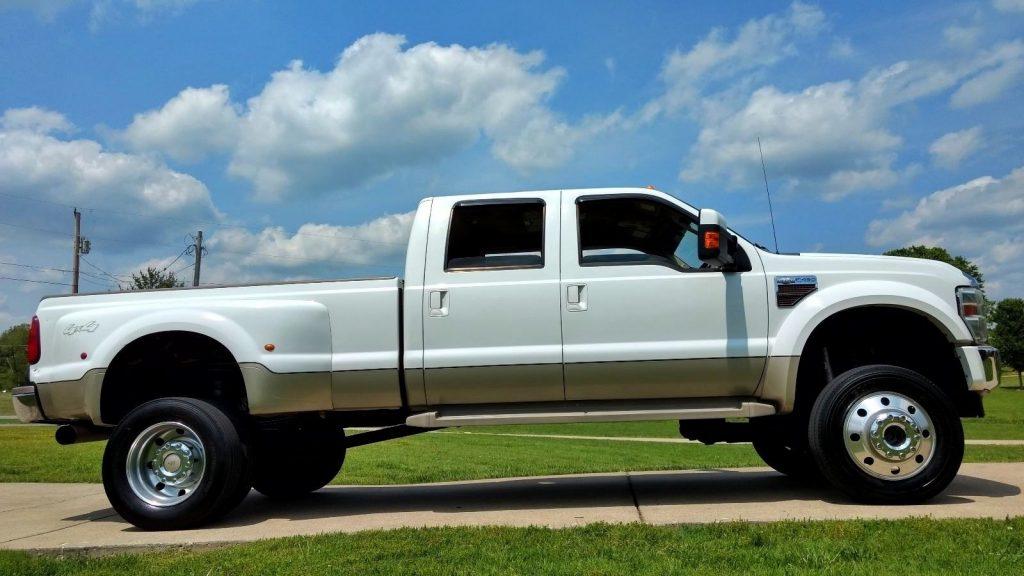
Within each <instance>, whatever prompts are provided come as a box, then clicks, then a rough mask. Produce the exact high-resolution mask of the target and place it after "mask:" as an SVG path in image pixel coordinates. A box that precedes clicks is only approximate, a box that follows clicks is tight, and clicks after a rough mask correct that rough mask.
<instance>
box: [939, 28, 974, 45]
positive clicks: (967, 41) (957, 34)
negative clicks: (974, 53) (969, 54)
mask: <svg viewBox="0 0 1024 576" xmlns="http://www.w3.org/2000/svg"><path fill="white" fill-rule="evenodd" d="M981 34H982V30H981V27H980V26H959V25H952V26H947V27H946V28H944V29H943V30H942V37H943V38H945V39H946V43H947V44H949V45H950V46H952V47H954V48H970V47H972V46H974V45H975V44H976V43H977V42H978V39H979V38H981Z"/></svg>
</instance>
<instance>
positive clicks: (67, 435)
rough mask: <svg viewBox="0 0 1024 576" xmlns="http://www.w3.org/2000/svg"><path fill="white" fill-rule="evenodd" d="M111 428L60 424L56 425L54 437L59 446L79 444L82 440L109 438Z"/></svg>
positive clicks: (91, 440) (90, 440) (94, 440)
mask: <svg viewBox="0 0 1024 576" xmlns="http://www.w3.org/2000/svg"><path fill="white" fill-rule="evenodd" d="M111 432H113V429H112V428H100V427H98V426H83V425H80V424H62V425H61V426H58V427H57V432H56V434H55V435H54V438H55V439H56V440H57V444H60V445H61V446H70V445H71V444H81V443H82V442H96V441H98V440H106V439H107V438H110V433H111Z"/></svg>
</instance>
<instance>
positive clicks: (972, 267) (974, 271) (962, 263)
mask: <svg viewBox="0 0 1024 576" xmlns="http://www.w3.org/2000/svg"><path fill="white" fill-rule="evenodd" d="M885 255H886V256H906V257H908V258H927V259H928V260H938V261H939V262H945V263H946V264H952V265H953V266H956V267H957V268H959V269H960V270H961V271H962V272H963V273H964V274H970V275H971V276H974V279H975V280H977V281H978V284H979V285H980V286H981V287H982V288H984V287H985V279H984V277H983V276H982V275H981V269H980V268H978V265H977V264H975V263H974V262H971V261H970V260H968V259H967V258H964V257H963V256H953V255H952V254H950V253H949V250H946V249H945V248H942V247H939V246H920V245H918V246H906V247H904V248H897V249H895V250H889V251H888V252H886V253H885Z"/></svg>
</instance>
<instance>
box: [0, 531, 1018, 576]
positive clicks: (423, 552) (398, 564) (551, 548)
mask: <svg viewBox="0 0 1024 576" xmlns="http://www.w3.org/2000/svg"><path fill="white" fill-rule="evenodd" d="M894 547H896V548H897V550H894ZM1022 562H1024V519H1020V518H1017V519H1011V520H897V521H845V522H779V523H772V524H756V523H722V524H711V525H703V526H662V527H656V526H647V525H642V524H626V525H608V524H595V525H590V526H585V527H580V528H566V529H559V530H552V529H545V528H500V527H493V528H430V529H401V530H390V531H373V532H361V533H358V534H331V535H321V536H310V537H294V538H283V539H276V540H266V541H263V542H256V543H252V544H241V545H235V546H230V547H224V548H217V549H212V550H211V549H207V550H188V549H184V550H182V549H175V550H167V551H162V552H150V553H142V554H138V553H136V554H125V555H117V556H107V557H101V558H90V557H83V556H74V555H72V556H66V557H56V556H32V555H29V554H25V553H19V552H0V573H2V574H19V575H22V576H33V575H51V574H67V575H71V574H75V575H78V574H81V575H86V574H90V575H101V574H133V575H136V576H144V575H147V574H154V575H161V576H162V575H165V574H175V575H198V576H203V575H211V574H239V575H248V574H260V575H262V574H302V575H308V574H327V573H330V574H422V575H431V574H528V575H540V574H572V575H576V574H616V575H618V574H631V575H647V574H651V575H662V574H708V575H714V576H722V575H731V574H742V575H748V574H842V575H851V574H865V575H874V574H880V573H886V572H891V571H894V570H895V571H897V572H900V573H906V574H984V575H992V574H1020V571H1021V563H1022Z"/></svg>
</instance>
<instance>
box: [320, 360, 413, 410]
mask: <svg viewBox="0 0 1024 576" xmlns="http://www.w3.org/2000/svg"><path fill="white" fill-rule="evenodd" d="M399 386H400V384H399V382H398V370H395V369H383V370H347V371H345V372H334V373H332V374H331V400H332V402H333V405H334V408H335V409H336V410H372V409H385V408H401V407H402V394H401V392H400V390H399Z"/></svg>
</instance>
